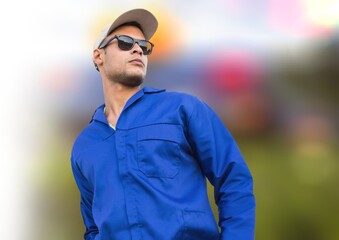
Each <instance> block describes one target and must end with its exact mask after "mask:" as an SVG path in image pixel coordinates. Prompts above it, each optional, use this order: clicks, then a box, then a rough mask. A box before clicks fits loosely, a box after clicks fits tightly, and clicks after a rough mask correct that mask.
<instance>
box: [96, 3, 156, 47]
mask: <svg viewBox="0 0 339 240" xmlns="http://www.w3.org/2000/svg"><path fill="white" fill-rule="evenodd" d="M128 22H137V23H139V24H140V26H141V28H142V31H143V33H144V36H145V39H146V40H149V39H150V38H151V37H152V36H153V35H154V33H155V31H156V30H157V28H158V21H157V19H156V18H155V16H154V15H153V14H152V13H151V12H149V11H147V10H145V9H141V8H138V9H132V10H129V11H127V12H124V13H123V14H121V15H120V16H119V17H117V18H116V19H115V20H114V21H113V22H112V23H110V24H108V25H107V26H106V27H105V28H104V29H103V30H102V32H101V33H100V35H99V37H98V38H97V40H96V41H95V43H94V46H93V50H94V49H97V48H98V47H99V46H100V44H101V43H102V41H103V40H104V39H105V38H106V37H107V36H108V35H109V34H110V33H111V32H112V31H113V30H115V29H116V28H117V27H119V26H121V25H122V24H124V23H128Z"/></svg>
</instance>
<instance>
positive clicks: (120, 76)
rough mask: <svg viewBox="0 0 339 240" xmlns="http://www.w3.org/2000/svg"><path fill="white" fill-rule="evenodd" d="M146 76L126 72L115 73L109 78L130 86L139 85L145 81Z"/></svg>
mask: <svg viewBox="0 0 339 240" xmlns="http://www.w3.org/2000/svg"><path fill="white" fill-rule="evenodd" d="M144 78H145V77H144V76H143V75H141V74H128V73H126V72H121V73H115V74H114V76H111V77H110V78H109V79H110V80H111V81H112V82H114V83H119V84H121V85H123V86H125V87H128V88H135V87H139V86H140V85H141V84H142V83H143V82H144Z"/></svg>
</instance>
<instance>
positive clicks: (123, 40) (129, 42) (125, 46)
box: [118, 36, 134, 51]
mask: <svg viewBox="0 0 339 240" xmlns="http://www.w3.org/2000/svg"><path fill="white" fill-rule="evenodd" d="M133 43H134V41H133V39H132V38H130V37H127V36H119V37H118V46H119V48H120V49H121V50H125V51H127V50H130V49H132V47H133Z"/></svg>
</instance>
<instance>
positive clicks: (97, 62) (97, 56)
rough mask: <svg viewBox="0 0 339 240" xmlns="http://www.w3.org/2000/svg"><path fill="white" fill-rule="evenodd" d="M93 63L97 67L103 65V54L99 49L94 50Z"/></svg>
mask: <svg viewBox="0 0 339 240" xmlns="http://www.w3.org/2000/svg"><path fill="white" fill-rule="evenodd" d="M93 62H94V64H95V65H97V66H99V65H101V64H102V57H101V52H100V50H99V49H94V50H93Z"/></svg>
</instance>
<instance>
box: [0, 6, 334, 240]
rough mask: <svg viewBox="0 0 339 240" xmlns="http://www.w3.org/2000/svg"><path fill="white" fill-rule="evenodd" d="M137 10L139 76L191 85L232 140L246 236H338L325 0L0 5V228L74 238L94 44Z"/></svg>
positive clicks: (93, 97) (158, 83)
mask: <svg viewBox="0 0 339 240" xmlns="http://www.w3.org/2000/svg"><path fill="white" fill-rule="evenodd" d="M136 7H142V8H146V9H149V10H150V11H152V12H153V13H154V14H155V15H156V16H157V18H158V21H159V29H158V32H157V33H156V35H155V36H154V37H153V38H152V40H151V41H152V42H154V44H155V49H154V52H153V54H152V55H151V56H150V58H149V67H148V75H147V79H146V82H145V85H148V86H153V87H157V88H166V89H167V90H168V91H180V92H187V93H190V94H193V95H196V96H198V97H199V98H201V99H203V100H204V101H205V102H207V103H208V104H209V105H210V106H211V107H212V108H213V109H214V110H215V111H216V112H217V114H218V115H219V116H220V118H221V119H222V120H223V122H224V123H225V125H226V126H227V127H228V128H229V130H230V131H231V133H232V134H233V136H234V138H235V139H236V141H237V143H238V145H239V147H240V149H241V151H242V153H243V155H244V157H245V159H246V161H247V164H248V166H249V168H250V170H251V172H252V174H253V177H254V184H255V185H254V188H255V195H256V201H257V225H256V239H259V240H286V239H289V240H301V239H307V240H325V239H326V240H336V239H339V219H338V215H339V207H338V202H339V189H338V182H339V175H338V174H337V172H338V170H339V159H338V154H339V148H338V145H339V144H338V143H339V139H338V137H339V134H338V130H339V129H338V120H339V112H338V100H339V94H338V87H339V14H338V13H339V2H338V1H336V0H326V1H323V0H252V1H251V0H247V1H245V0H213V1H202V0H197V1H178V0H171V1H155V0H153V1H152V0H144V1H136V0H125V1H107V0H98V1H89V0H82V1H80V0H73V1H66V0H58V1H42V0H33V1H29V2H11V3H7V4H4V6H3V7H2V9H1V10H0V11H1V20H2V21H1V29H3V31H4V32H5V33H4V34H3V37H2V39H1V44H0V45H1V52H2V54H3V60H2V66H1V72H0V74H1V77H2V79H1V83H0V84H1V85H0V87H1V88H0V100H1V102H0V104H1V109H2V115H1V126H0V127H1V137H0V139H1V142H0V143H1V144H0V184H1V185H0V186H1V191H2V192H1V198H0V212H1V214H0V235H1V236H2V238H3V239H13V240H16V239H20V240H21V239H35V240H37V239H38V240H40V239H41V240H46V239H48V240H74V239H82V235H83V233H84V227H83V223H82V219H81V215H80V210H79V193H78V190H77V187H76V185H75V182H74V180H73V176H72V172H71V169H70V162H69V157H70V152H71V148H72V145H73V141H74V140H75V138H76V136H77V135H78V134H79V132H80V131H81V130H82V129H83V128H84V127H85V126H86V125H87V124H88V122H89V121H90V119H91V116H92V114H93V112H94V110H95V108H96V107H97V106H98V105H99V104H101V103H102V102H103V95H102V86H101V79H100V75H99V74H98V73H97V72H96V70H95V68H94V66H93V63H92V60H91V53H92V45H93V44H94V41H95V39H96V37H97V36H98V34H99V33H100V31H101V30H102V28H104V26H106V25H107V24H108V23H109V22H111V21H112V20H113V18H114V16H116V15H117V14H119V13H120V12H122V11H124V10H128V9H131V8H136ZM209 191H210V198H211V204H212V206H213V208H214V211H215V213H216V208H215V206H214V203H213V201H214V200H213V196H212V188H211V186H209ZM216 218H217V215H216Z"/></svg>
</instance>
